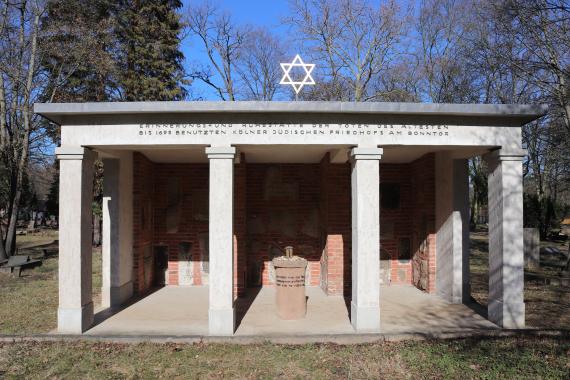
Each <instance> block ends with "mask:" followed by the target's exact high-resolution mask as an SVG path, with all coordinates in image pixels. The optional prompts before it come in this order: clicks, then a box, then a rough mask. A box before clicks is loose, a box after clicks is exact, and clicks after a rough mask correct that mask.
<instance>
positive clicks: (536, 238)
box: [523, 228, 540, 269]
mask: <svg viewBox="0 0 570 380" xmlns="http://www.w3.org/2000/svg"><path fill="white" fill-rule="evenodd" d="M523 234H524V264H525V266H526V267H527V268H529V269H537V268H539V267H540V234H539V232H538V228H525V229H524V232H523Z"/></svg>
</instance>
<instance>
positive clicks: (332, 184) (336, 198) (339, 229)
mask: <svg viewBox="0 0 570 380" xmlns="http://www.w3.org/2000/svg"><path fill="white" fill-rule="evenodd" d="M320 177H321V181H320V182H321V189H320V192H321V215H322V225H323V240H324V247H323V250H322V251H323V254H322V259H321V261H322V265H321V268H322V271H323V275H322V278H323V280H324V281H323V282H322V283H321V287H322V288H323V290H324V291H325V292H326V293H327V294H329V295H343V294H344V295H349V294H350V291H351V289H350V286H351V272H350V271H351V266H350V262H351V242H352V227H351V223H352V217H351V184H350V164H331V163H330V157H329V155H328V154H327V155H326V156H325V157H324V158H323V159H322V161H321V163H320Z"/></svg>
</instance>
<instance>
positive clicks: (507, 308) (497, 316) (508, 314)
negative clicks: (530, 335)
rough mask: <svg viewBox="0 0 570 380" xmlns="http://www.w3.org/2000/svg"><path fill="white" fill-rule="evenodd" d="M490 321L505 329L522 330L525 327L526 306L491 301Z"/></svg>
mask: <svg viewBox="0 0 570 380" xmlns="http://www.w3.org/2000/svg"><path fill="white" fill-rule="evenodd" d="M487 314H488V317H489V320H490V321H491V322H493V323H494V324H496V325H498V326H500V327H503V328H505V329H522V328H524V326H525V304H524V302H520V303H505V302H503V301H498V300H489V306H488V309H487Z"/></svg>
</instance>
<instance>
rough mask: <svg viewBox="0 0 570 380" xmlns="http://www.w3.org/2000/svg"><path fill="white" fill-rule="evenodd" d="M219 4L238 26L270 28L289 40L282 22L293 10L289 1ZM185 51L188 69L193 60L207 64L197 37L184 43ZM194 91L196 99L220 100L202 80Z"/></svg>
mask: <svg viewBox="0 0 570 380" xmlns="http://www.w3.org/2000/svg"><path fill="white" fill-rule="evenodd" d="M200 2H201V0H184V8H186V7H187V5H188V4H189V3H190V4H192V3H194V4H196V3H200ZM215 4H217V5H218V6H219V8H220V9H221V10H225V11H227V12H229V13H230V14H231V15H232V18H233V19H234V21H235V22H236V24H239V25H246V24H251V25H256V26H267V27H269V28H270V30H271V31H272V32H273V33H276V34H277V35H283V37H284V38H285V34H286V33H287V28H286V27H285V26H283V25H281V19H282V18H283V17H284V16H286V15H287V13H288V10H289V6H288V2H287V0H226V1H216V2H215ZM183 12H184V11H183ZM182 52H183V53H184V57H185V68H186V69H187V70H189V69H190V66H191V64H192V62H193V61H201V62H206V61H207V57H206V56H205V53H204V49H203V47H202V45H201V44H200V41H197V40H196V39H194V38H186V39H185V40H184V41H183V43H182ZM192 92H193V93H195V96H202V97H203V98H204V99H205V100H219V98H218V97H217V96H216V93H215V92H214V91H213V90H212V89H211V88H210V87H209V86H207V85H205V84H203V83H201V82H200V81H195V82H194V83H193V84H192Z"/></svg>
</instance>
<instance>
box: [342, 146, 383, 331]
mask: <svg viewBox="0 0 570 380" xmlns="http://www.w3.org/2000/svg"><path fill="white" fill-rule="evenodd" d="M382 152H383V150H382V149H380V148H360V147H359V148H353V149H352V150H351V152H350V157H351V163H352V174H351V180H352V302H351V305H350V309H351V323H352V326H353V327H354V329H355V330H356V331H357V332H379V331H380V177H379V176H380V166H379V161H380V159H381V158H382Z"/></svg>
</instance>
